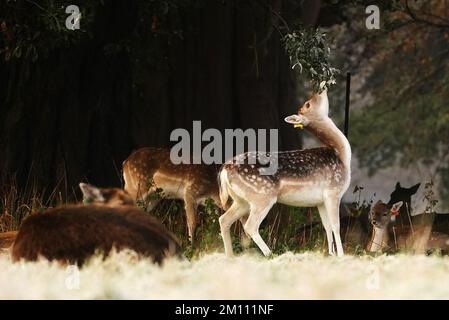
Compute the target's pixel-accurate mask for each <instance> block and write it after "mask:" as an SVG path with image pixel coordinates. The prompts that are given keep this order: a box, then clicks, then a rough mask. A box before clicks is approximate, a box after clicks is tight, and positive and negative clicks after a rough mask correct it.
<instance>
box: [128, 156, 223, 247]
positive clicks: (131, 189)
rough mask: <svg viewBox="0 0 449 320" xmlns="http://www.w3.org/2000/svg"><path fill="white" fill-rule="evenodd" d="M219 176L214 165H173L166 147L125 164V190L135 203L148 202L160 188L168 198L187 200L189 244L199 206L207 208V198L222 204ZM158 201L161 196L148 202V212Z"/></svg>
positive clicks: (134, 158)
mask: <svg viewBox="0 0 449 320" xmlns="http://www.w3.org/2000/svg"><path fill="white" fill-rule="evenodd" d="M216 177H217V174H216V171H215V168H214V167H213V166H209V165H205V164H178V165H175V164H173V163H172V162H171V160H170V150H168V149H164V148H141V149H138V150H136V151H134V152H133V153H132V154H131V155H130V156H129V157H128V159H126V160H125V161H124V162H123V178H124V180H125V190H126V191H127V192H128V193H129V194H130V195H131V197H132V198H133V199H134V200H148V196H150V195H151V194H153V193H154V192H156V189H157V188H161V189H162V190H163V195H164V197H166V198H168V199H182V200H184V208H185V211H186V216H187V229H188V233H189V238H190V241H193V238H194V235H195V227H196V225H197V220H198V219H197V206H198V205H204V202H205V200H206V199H207V198H211V199H213V200H214V201H215V203H216V204H218V205H219V204H220V201H219V200H220V198H219V191H218V185H217V178H216ZM159 201H160V198H158V197H154V199H151V200H149V210H151V209H152V208H154V207H155V206H156V205H157V203H158V202H159Z"/></svg>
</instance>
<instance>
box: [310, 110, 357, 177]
mask: <svg viewBox="0 0 449 320" xmlns="http://www.w3.org/2000/svg"><path fill="white" fill-rule="evenodd" d="M306 128H307V130H308V131H310V132H311V133H312V134H313V135H314V136H315V137H317V138H318V140H320V142H321V143H322V144H324V145H325V146H327V147H329V148H332V149H334V150H335V151H336V153H337V155H338V157H339V158H340V160H341V161H342V162H343V164H344V165H345V167H346V168H347V170H348V172H349V169H350V164H351V146H350V145H349V141H348V139H346V137H345V135H344V134H343V133H342V132H341V131H340V130H339V129H338V127H337V126H336V125H335V123H334V122H333V121H332V120H331V119H330V118H324V119H322V120H318V121H313V122H312V123H310V124H309V125H308V126H307V127H306Z"/></svg>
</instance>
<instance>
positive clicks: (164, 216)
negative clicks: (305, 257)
mask: <svg viewBox="0 0 449 320" xmlns="http://www.w3.org/2000/svg"><path fill="white" fill-rule="evenodd" d="M61 182H62V183H61V185H65V186H66V185H67V183H64V180H63V179H61ZM362 190H363V187H356V189H355V190H354V191H353V193H354V203H353V207H354V208H355V209H354V212H355V214H356V215H357V214H361V213H362V212H363V210H367V208H369V206H370V204H371V203H372V200H370V201H369V202H367V201H366V200H363V198H362ZM64 194H65V195H67V194H68V193H67V192H64V193H62V192H59V191H58V189H57V188H55V189H54V190H51V191H50V192H47V191H46V190H45V189H39V188H38V187H37V185H36V184H27V185H26V186H25V188H22V189H20V188H19V187H18V185H17V183H16V181H15V179H14V178H9V179H8V180H7V181H6V183H3V184H1V186H0V200H1V203H0V232H6V231H12V230H17V229H18V228H19V226H20V224H21V221H22V220H23V219H24V218H25V217H27V216H28V215H29V214H31V213H33V212H35V211H38V210H41V209H45V208H48V207H54V206H58V205H61V204H67V203H73V202H75V201H73V200H71V199H76V195H75V194H74V193H73V194H72V195H71V197H70V198H68V197H64V196H63V195H64ZM429 194H430V192H429ZM430 196H432V194H430ZM156 198H157V199H160V200H162V201H160V202H159V204H158V205H157V206H156V207H155V208H153V210H151V212H148V213H147V214H151V215H154V216H155V217H157V218H158V219H159V220H160V221H161V222H162V223H163V224H164V225H165V226H166V227H167V229H168V230H170V231H172V232H173V233H174V234H175V235H176V236H177V237H178V238H179V239H180V241H181V243H182V247H183V248H184V255H185V256H186V257H187V258H189V259H192V258H197V257H201V256H203V255H205V254H207V253H210V252H215V251H223V242H222V238H221V235H220V226H219V222H218V218H219V216H220V215H221V214H222V211H221V209H219V208H218V207H217V206H216V204H215V203H214V202H213V200H212V199H207V201H206V205H205V206H200V207H199V210H198V213H199V214H198V218H199V221H198V225H197V228H196V234H195V241H194V243H193V244H191V243H190V241H189V240H188V236H187V227H186V215H185V212H184V205H183V202H182V201H181V200H167V199H165V200H164V199H163V198H164V194H163V190H162V189H157V190H156V192H155V193H154V194H151V195H150V196H149V198H148V199H147V200H154V199H156ZM432 199H433V198H432ZM432 199H431V200H432ZM432 201H434V200H432ZM432 201H429V203H431V204H434V202H432ZM137 205H138V206H140V207H141V208H142V209H144V210H145V209H146V207H147V205H148V202H144V201H139V202H138V203H137ZM319 221H320V218H319V215H318V211H317V209H316V208H297V207H288V206H284V205H280V204H276V205H275V206H274V207H273V209H272V210H271V212H270V214H269V215H268V216H267V218H266V219H265V221H264V222H263V223H262V225H261V227H260V234H261V236H262V238H263V239H264V240H265V241H266V243H267V245H268V246H269V248H270V249H271V250H272V252H273V254H274V255H281V254H283V253H285V252H294V253H301V252H305V251H314V252H320V253H326V252H327V243H326V237H325V232H324V229H323V227H322V225H321V223H319ZM312 222H318V223H316V224H315V225H313V227H312V228H310V231H309V232H307V233H301V232H299V231H301V228H304V227H305V226H307V225H310V223H312ZM231 232H232V239H233V247H234V252H235V253H236V254H240V253H242V252H243V251H244V249H243V247H242V243H241V238H242V235H243V228H242V226H241V223H240V222H239V221H237V222H236V223H234V225H233V226H232V228H231ZM342 238H343V241H344V249H345V253H347V254H352V255H366V254H367V253H366V252H365V250H364V247H365V245H366V243H357V242H352V243H351V242H350V241H345V240H346V239H345V236H343V237H342ZM247 249H248V250H249V252H251V251H253V252H257V253H259V254H260V252H259V249H258V248H257V247H256V245H255V244H254V242H252V241H250V246H249V248H247ZM390 253H393V252H390ZM394 253H397V252H394Z"/></svg>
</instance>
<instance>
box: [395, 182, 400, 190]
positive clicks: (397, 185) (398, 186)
mask: <svg viewBox="0 0 449 320" xmlns="http://www.w3.org/2000/svg"><path fill="white" fill-rule="evenodd" d="M395 189H396V190H399V189H401V183H400V182H399V181H398V182H396V188H395Z"/></svg>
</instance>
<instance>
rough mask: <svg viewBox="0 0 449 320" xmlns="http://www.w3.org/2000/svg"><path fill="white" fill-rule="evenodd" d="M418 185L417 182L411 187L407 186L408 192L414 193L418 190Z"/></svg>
mask: <svg viewBox="0 0 449 320" xmlns="http://www.w3.org/2000/svg"><path fill="white" fill-rule="evenodd" d="M420 185H421V183H417V184H415V185H414V186H413V187H410V188H409V190H410V194H415V193H416V191H418V188H419V186H420Z"/></svg>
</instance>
